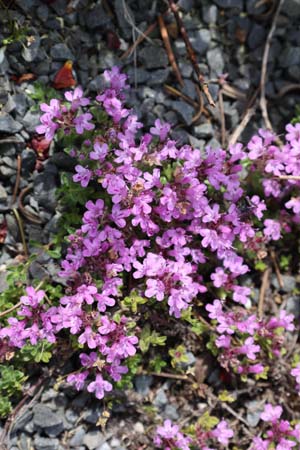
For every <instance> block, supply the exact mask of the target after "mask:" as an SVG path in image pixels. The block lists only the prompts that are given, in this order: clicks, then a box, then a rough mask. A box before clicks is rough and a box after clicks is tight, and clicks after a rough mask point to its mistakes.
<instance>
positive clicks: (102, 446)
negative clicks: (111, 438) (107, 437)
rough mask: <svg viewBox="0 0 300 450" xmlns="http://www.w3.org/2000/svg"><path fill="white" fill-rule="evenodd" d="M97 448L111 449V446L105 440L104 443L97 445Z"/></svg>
mask: <svg viewBox="0 0 300 450" xmlns="http://www.w3.org/2000/svg"><path fill="white" fill-rule="evenodd" d="M96 450H111V446H110V445H109V443H108V442H104V443H103V444H102V445H100V446H99V447H97V448H96Z"/></svg>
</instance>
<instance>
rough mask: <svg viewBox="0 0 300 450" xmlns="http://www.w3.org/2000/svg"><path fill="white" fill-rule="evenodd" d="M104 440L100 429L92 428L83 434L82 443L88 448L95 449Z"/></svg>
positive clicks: (89, 449)
mask: <svg viewBox="0 0 300 450" xmlns="http://www.w3.org/2000/svg"><path fill="white" fill-rule="evenodd" d="M104 440H105V437H104V435H103V434H102V433H101V432H100V431H98V430H92V431H89V432H88V433H86V434H85V436H84V438H83V444H84V445H85V446H86V447H87V448H88V450H95V449H96V448H97V447H99V446H100V445H102V443H103V441H104Z"/></svg>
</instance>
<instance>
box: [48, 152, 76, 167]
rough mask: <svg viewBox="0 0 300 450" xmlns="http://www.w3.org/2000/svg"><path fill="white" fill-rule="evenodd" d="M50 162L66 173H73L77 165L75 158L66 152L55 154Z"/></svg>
mask: <svg viewBox="0 0 300 450" xmlns="http://www.w3.org/2000/svg"><path fill="white" fill-rule="evenodd" d="M50 161H51V162H52V163H53V164H55V165H56V167H58V168H59V169H62V170H63V171H65V172H73V170H74V167H75V166H76V164H77V160H76V159H75V158H72V156H70V155H68V154H67V153H64V152H57V153H54V155H53V156H51V158H50Z"/></svg>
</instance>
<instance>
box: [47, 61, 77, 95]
mask: <svg viewBox="0 0 300 450" xmlns="http://www.w3.org/2000/svg"><path fill="white" fill-rule="evenodd" d="M75 85H76V80H75V78H74V75H73V63H72V61H66V62H65V64H64V65H63V67H62V68H61V69H60V70H59V71H58V72H57V74H56V75H55V78H54V81H53V87H54V88H55V89H65V88H69V87H72V86H75Z"/></svg>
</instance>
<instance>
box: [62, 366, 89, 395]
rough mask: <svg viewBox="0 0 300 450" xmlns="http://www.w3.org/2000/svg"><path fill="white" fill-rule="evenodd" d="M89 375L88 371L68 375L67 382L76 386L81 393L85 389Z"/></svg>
mask: <svg viewBox="0 0 300 450" xmlns="http://www.w3.org/2000/svg"><path fill="white" fill-rule="evenodd" d="M88 375H89V372H88V371H87V370H85V371H84V372H80V373H72V374H70V375H68V377H67V382H68V383H70V384H72V385H73V386H75V388H76V389H77V391H80V390H81V389H83V387H84V384H85V380H86V379H87V377H88Z"/></svg>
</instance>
